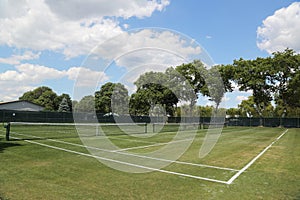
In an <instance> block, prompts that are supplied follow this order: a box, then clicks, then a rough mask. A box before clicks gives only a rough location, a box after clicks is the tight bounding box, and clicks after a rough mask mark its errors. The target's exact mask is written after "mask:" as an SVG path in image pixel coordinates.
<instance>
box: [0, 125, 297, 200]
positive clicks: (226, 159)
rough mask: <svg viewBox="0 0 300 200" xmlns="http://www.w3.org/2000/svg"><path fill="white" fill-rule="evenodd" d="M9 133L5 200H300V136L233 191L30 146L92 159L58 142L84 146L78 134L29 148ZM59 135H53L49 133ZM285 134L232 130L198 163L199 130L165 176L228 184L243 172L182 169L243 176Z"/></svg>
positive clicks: (125, 140)
mask: <svg viewBox="0 0 300 200" xmlns="http://www.w3.org/2000/svg"><path fill="white" fill-rule="evenodd" d="M4 131H5V130H4V129H3V130H0V199H1V200H3V199H12V200H14V199H18V200H19V199H228V200H229V199H230V200H232V199H300V129H289V130H288V132H287V133H286V134H285V135H284V136H283V137H282V138H280V139H279V140H278V141H276V142H275V143H274V144H273V145H272V146H271V147H270V148H269V149H268V150H267V151H266V152H265V153H264V154H263V155H262V156H261V157H259V158H258V159H257V160H256V161H255V162H254V163H253V164H252V165H251V166H250V167H249V168H248V169H247V170H246V171H245V172H244V173H242V174H241V175H240V176H239V177H238V178H237V179H236V180H234V182H233V183H232V184H222V183H217V182H211V181H206V180H199V179H195V178H189V177H186V176H180V175H174V174H169V173H163V172H158V171H154V172H150V173H126V172H122V171H118V170H115V169H112V168H110V167H108V166H106V165H104V164H102V163H101V162H99V161H98V160H97V159H95V158H92V157H88V156H84V155H79V154H75V153H70V152H66V151H62V150H59V149H53V148H47V147H45V146H41V145H38V144H34V143H29V142H28V141H32V142H37V143H41V144H46V145H50V146H55V147H59V148H64V149H68V150H72V151H74V152H80V153H85V154H88V150H87V149H85V148H83V147H82V146H79V145H77V146H74V145H73V146H72V145H68V144H65V143H58V142H56V141H55V140H59V141H64V142H69V143H73V144H81V142H80V139H79V138H78V137H76V134H74V133H72V134H71V135H72V137H65V138H63V137H62V138H56V139H55V140H46V139H39V138H30V137H26V139H30V140H24V139H23V140H16V139H13V140H11V141H8V142H7V141H5V136H4V134H5V132H4ZM12 131H15V132H18V133H25V134H35V132H36V130H34V129H33V128H32V129H31V128H28V127H27V128H26V127H25V128H23V129H22V128H20V129H14V128H13V127H12ZM43 131H45V130H43ZM54 131H55V130H52V129H51V128H50V129H48V132H50V133H53V132H54ZM68 131H74V130H73V129H70V130H68ZM284 131H285V129H283V128H258V127H257V128H250V127H227V128H225V129H223V133H222V135H221V137H220V138H219V141H218V143H217V144H216V145H215V147H214V149H213V150H212V151H211V152H210V154H209V155H207V156H206V157H204V158H203V159H200V158H199V156H198V155H199V149H200V147H201V144H202V143H203V140H204V137H205V133H206V132H205V130H199V131H198V132H197V135H196V137H195V138H194V139H193V141H192V144H191V146H190V147H189V148H188V149H187V151H186V152H185V153H184V154H183V155H182V156H181V157H180V159H179V160H178V162H177V163H176V162H175V163H172V164H170V165H169V166H166V167H165V168H163V170H165V171H169V172H176V173H183V174H190V175H193V176H199V177H206V178H211V179H217V180H222V181H227V180H229V179H230V178H231V177H232V176H233V175H234V174H236V173H237V171H230V170H223V169H215V168H209V167H199V166H195V165H186V164H182V163H180V162H185V163H193V164H205V165H209V166H217V167H223V168H231V169H236V170H240V169H242V168H243V167H245V166H246V165H247V163H249V162H250V161H251V160H252V159H253V158H254V157H256V156H257V155H258V154H259V153H260V152H262V151H263V150H264V149H265V148H266V147H267V146H268V145H270V144H271V143H272V142H273V141H275V140H276V138H277V137H278V136H279V135H280V134H281V133H283V132H284ZM46 132H47V131H46ZM187 134H188V133H187ZM74 135H75V136H74ZM73 136H74V137H73ZM16 137H17V136H16ZM18 137H19V136H18ZM20 137H21V136H20ZM23 137H24V136H23ZM172 137H174V133H172V132H169V133H163V134H161V135H155V136H153V137H149V138H134V137H129V136H125V135H116V136H111V137H110V140H111V141H112V142H113V143H114V144H115V145H117V146H119V147H120V148H131V147H137V146H148V145H150V146H149V147H145V148H137V149H134V148H133V149H129V150H128V151H126V152H127V153H145V152H151V151H155V150H157V149H159V148H161V147H163V145H161V146H160V145H157V146H156V145H154V146H151V145H152V144H159V143H167V142H169V141H171V140H172ZM124 152H125V151H124Z"/></svg>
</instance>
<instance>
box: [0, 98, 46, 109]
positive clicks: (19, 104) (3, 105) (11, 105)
mask: <svg viewBox="0 0 300 200" xmlns="http://www.w3.org/2000/svg"><path fill="white" fill-rule="evenodd" d="M44 109H45V108H44V107H43V106H40V105H38V104H35V103H32V102H29V101H24V100H19V101H10V102H0V110H19V111H42V110H44Z"/></svg>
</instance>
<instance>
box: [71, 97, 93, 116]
mask: <svg viewBox="0 0 300 200" xmlns="http://www.w3.org/2000/svg"><path fill="white" fill-rule="evenodd" d="M74 111H75V112H94V111H95V97H94V96H93V95H89V96H84V97H83V98H82V99H81V100H80V101H79V102H78V103H77V104H76V105H75V107H74Z"/></svg>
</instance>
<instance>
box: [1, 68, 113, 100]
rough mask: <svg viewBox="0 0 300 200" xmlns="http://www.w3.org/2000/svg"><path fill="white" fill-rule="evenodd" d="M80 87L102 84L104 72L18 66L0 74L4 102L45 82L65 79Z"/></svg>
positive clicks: (105, 77)
mask: <svg viewBox="0 0 300 200" xmlns="http://www.w3.org/2000/svg"><path fill="white" fill-rule="evenodd" d="M79 75H80V77H81V79H80V81H79V82H78V85H79V86H81V87H85V86H90V85H95V83H97V82H99V81H100V82H104V81H106V80H108V77H107V76H106V75H105V73H104V72H98V71H93V70H90V69H87V68H84V67H71V68H70V69H68V70H58V69H55V68H50V67H46V66H42V65H33V64H27V63H26V64H20V65H17V66H16V67H15V70H7V71H5V72H3V73H0V85H1V88H2V91H1V96H0V99H1V100H4V101H10V100H15V99H17V97H19V96H20V94H22V93H24V92H26V91H28V90H32V89H33V88H35V87H37V85H40V84H42V83H43V82H44V81H46V80H59V79H62V78H67V79H69V80H71V81H74V82H75V81H78V77H79Z"/></svg>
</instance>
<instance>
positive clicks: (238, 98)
mask: <svg viewBox="0 0 300 200" xmlns="http://www.w3.org/2000/svg"><path fill="white" fill-rule="evenodd" d="M247 99H248V96H241V95H239V96H237V97H236V101H238V102H241V101H243V100H247Z"/></svg>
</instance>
